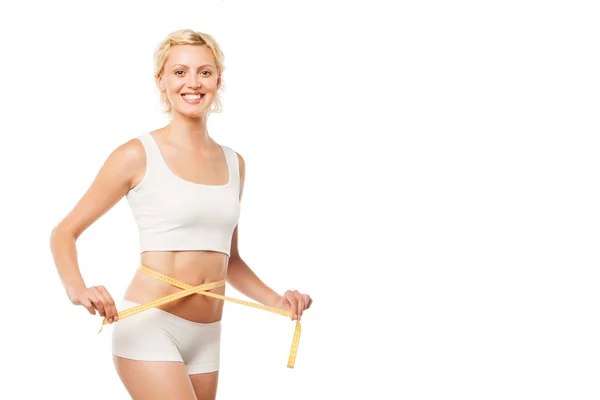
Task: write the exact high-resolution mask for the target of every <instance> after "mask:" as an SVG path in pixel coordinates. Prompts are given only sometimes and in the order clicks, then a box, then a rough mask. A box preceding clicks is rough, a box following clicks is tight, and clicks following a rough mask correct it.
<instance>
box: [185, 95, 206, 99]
mask: <svg viewBox="0 0 600 400" xmlns="http://www.w3.org/2000/svg"><path fill="white" fill-rule="evenodd" d="M183 97H185V98H186V99H190V100H198V99H199V98H200V97H202V95H200V94H184V95H183Z"/></svg>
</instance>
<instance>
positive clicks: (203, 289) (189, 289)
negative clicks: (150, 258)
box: [98, 265, 302, 368]
mask: <svg viewBox="0 0 600 400" xmlns="http://www.w3.org/2000/svg"><path fill="white" fill-rule="evenodd" d="M139 269H140V271H142V272H144V273H146V274H148V275H150V276H153V277H155V278H157V279H160V280H162V281H165V282H167V283H170V284H171V285H173V286H176V287H178V288H180V289H183V290H182V291H181V292H177V293H175V294H171V295H168V296H164V297H160V298H158V299H156V300H153V301H151V302H149V303H145V304H140V305H139V306H136V307H132V308H129V309H127V310H123V311H121V312H119V314H118V321H117V322H119V321H120V320H122V319H123V318H127V317H130V316H132V315H135V314H138V313H141V312H142V311H146V310H148V309H150V308H154V307H158V306H161V305H163V304H166V303H169V302H171V301H174V300H177V299H180V298H182V297H185V296H189V295H191V294H202V295H204V296H209V297H215V298H217V299H221V300H227V301H231V302H234V303H237V304H242V305H245V306H248V307H254V308H258V309H260V310H265V311H270V312H272V313H276V314H280V315H283V316H286V317H291V316H292V312H291V311H287V310H283V309H281V308H273V307H267V306H263V305H262V304H258V303H252V302H250V301H244V300H239V299H234V298H232V297H227V296H222V295H220V294H216V293H211V292H207V290H210V289H214V288H216V287H219V286H222V285H225V281H218V282H211V283H204V284H202V285H198V286H191V285H188V284H187V283H183V282H181V281H178V280H177V279H173V278H171V277H168V276H166V275H163V274H161V273H159V272H156V271H154V270H152V269H150V268H148V267H146V266H144V265H141V266H140V268H139ZM106 324H108V320H107V319H106V318H104V320H103V321H102V326H100V330H99V331H98V333H100V332H102V327H104V325H106ZM301 330H302V328H301V326H300V321H298V320H296V330H295V331H294V338H293V339H292V348H291V350H290V357H289V358H288V364H287V366H288V368H294V364H295V362H296V353H297V352H298V345H299V344H300V332H301Z"/></svg>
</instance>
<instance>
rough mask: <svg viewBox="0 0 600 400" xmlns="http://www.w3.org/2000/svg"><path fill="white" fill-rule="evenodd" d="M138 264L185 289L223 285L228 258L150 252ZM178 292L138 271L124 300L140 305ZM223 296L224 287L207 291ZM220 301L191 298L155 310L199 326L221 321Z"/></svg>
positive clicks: (210, 253) (197, 253)
mask: <svg viewBox="0 0 600 400" xmlns="http://www.w3.org/2000/svg"><path fill="white" fill-rule="evenodd" d="M140 263H141V264H142V265H144V266H146V267H148V268H150V269H152V270H154V271H157V272H159V273H161V274H163V275H167V276H169V277H171V278H174V279H177V280H178V281H181V282H184V283H187V284H188V285H192V286H197V285H201V284H203V283H211V282H216V281H223V280H225V277H226V275H227V265H228V263H229V256H228V255H227V254H224V253H221V252H216V251H164V252H162V251H159V252H155V251H151V252H144V253H142V254H141V255H140ZM181 290H182V289H180V288H178V287H175V286H173V285H171V284H169V283H167V282H164V281H162V280H160V279H157V278H154V277H152V276H150V275H147V274H145V273H143V272H141V271H136V273H135V276H134V277H133V279H132V281H131V283H130V284H129V286H128V287H127V290H126V291H125V295H124V297H125V299H127V300H130V301H133V302H136V303H140V304H144V303H148V302H150V301H152V300H156V299H158V298H160V297H163V296H168V295H170V294H174V293H177V292H179V291H181ZM208 292H212V293H217V294H221V295H224V294H225V285H222V286H219V287H217V288H214V289H211V290H208ZM223 303H224V302H223V300H220V299H216V298H213V297H208V296H204V295H202V294H191V295H189V296H186V297H183V298H181V299H177V300H174V301H172V302H170V303H167V304H164V305H161V306H158V307H157V308H159V309H161V310H164V311H167V312H169V313H171V314H174V315H177V316H178V317H181V318H184V319H187V320H190V321H194V322H202V323H210V322H216V321H220V320H221V316H222V314H223Z"/></svg>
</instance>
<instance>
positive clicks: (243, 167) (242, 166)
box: [222, 145, 246, 176]
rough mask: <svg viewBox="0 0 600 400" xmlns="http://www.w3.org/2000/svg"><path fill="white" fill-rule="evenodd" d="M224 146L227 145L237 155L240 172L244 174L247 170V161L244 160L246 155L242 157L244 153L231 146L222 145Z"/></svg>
mask: <svg viewBox="0 0 600 400" xmlns="http://www.w3.org/2000/svg"><path fill="white" fill-rule="evenodd" d="M222 147H226V148H227V149H229V151H230V152H231V154H233V155H235V157H236V158H237V162H238V166H239V170H240V174H243V173H244V172H245V171H246V161H245V160H244V157H242V155H241V154H240V153H239V152H238V151H236V150H234V149H233V148H231V147H229V146H225V145H222ZM242 176H243V175H242Z"/></svg>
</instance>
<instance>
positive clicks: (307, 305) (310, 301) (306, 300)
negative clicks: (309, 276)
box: [304, 294, 312, 310]
mask: <svg viewBox="0 0 600 400" xmlns="http://www.w3.org/2000/svg"><path fill="white" fill-rule="evenodd" d="M304 304H306V305H305V306H304V309H305V310H308V309H309V308H310V305H311V304H312V299H311V298H310V296H309V295H307V294H305V295H304Z"/></svg>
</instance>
